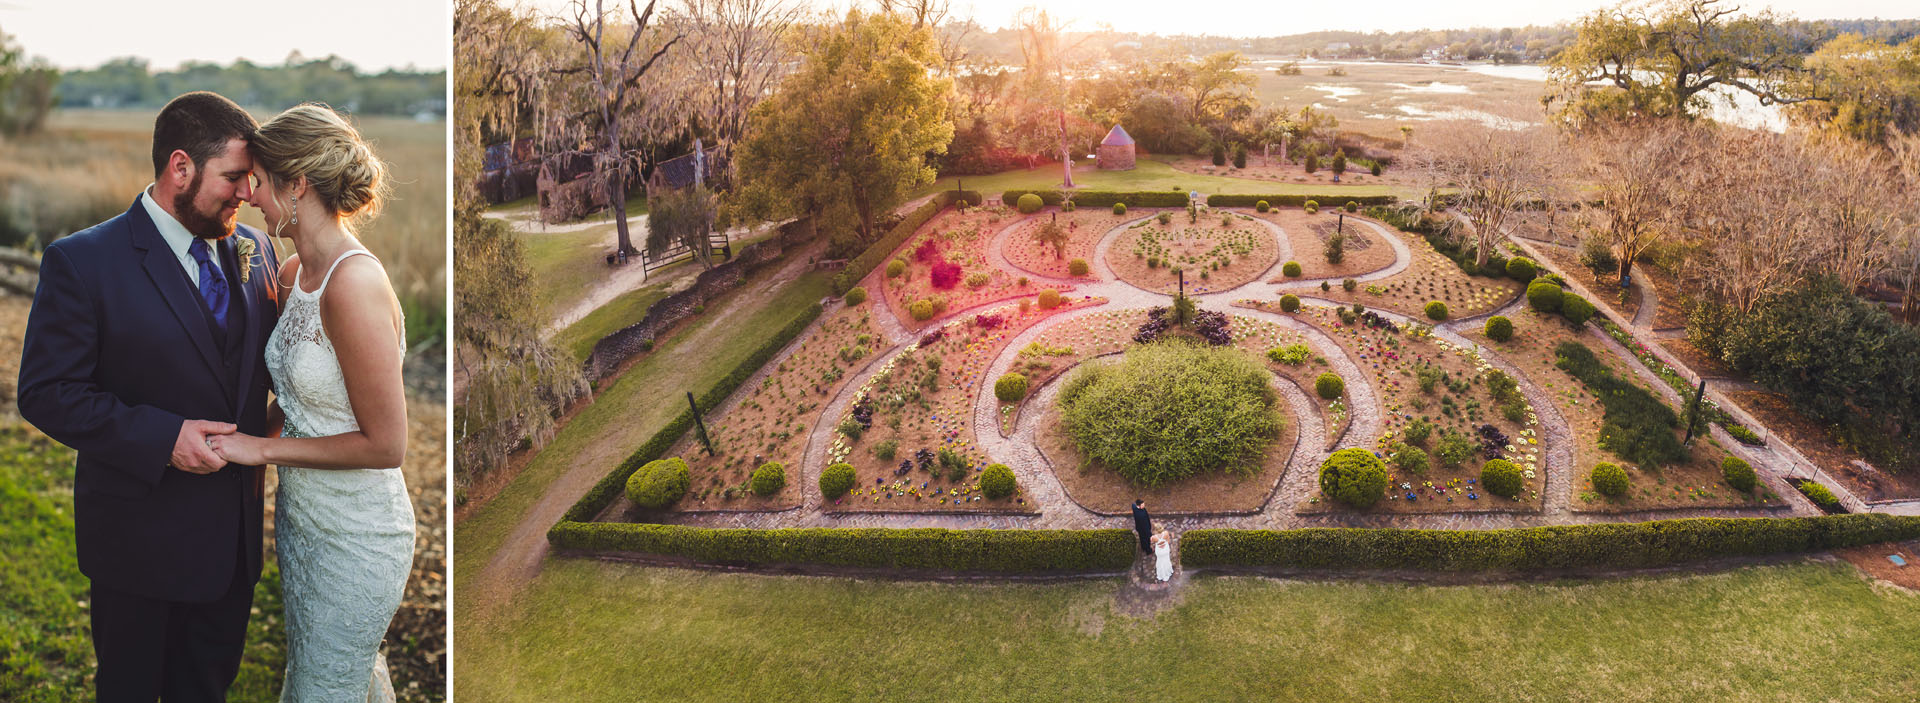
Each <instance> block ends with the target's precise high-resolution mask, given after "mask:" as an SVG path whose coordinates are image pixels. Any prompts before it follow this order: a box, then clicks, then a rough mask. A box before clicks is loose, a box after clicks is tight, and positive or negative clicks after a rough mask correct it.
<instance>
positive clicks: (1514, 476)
mask: <svg viewBox="0 0 1920 703" xmlns="http://www.w3.org/2000/svg"><path fill="white" fill-rule="evenodd" d="M1480 485H1481V486H1482V487H1484V488H1486V489H1487V492H1488V493H1492V494H1494V495H1497V496H1503V497H1506V498H1518V497H1519V496H1520V488H1521V487H1522V486H1523V485H1524V482H1523V481H1522V480H1521V478H1520V467H1518V466H1514V465H1513V462H1511V461H1507V460H1506V459H1493V460H1490V461H1488V462H1487V463H1486V464H1485V465H1484V466H1481V467H1480Z"/></svg>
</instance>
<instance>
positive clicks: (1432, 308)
mask: <svg viewBox="0 0 1920 703" xmlns="http://www.w3.org/2000/svg"><path fill="white" fill-rule="evenodd" d="M1426 310H1427V319H1429V320H1445V319H1447V304H1446V303H1442V302H1440V301H1438V300H1435V301H1433V302H1430V303H1427V308H1426Z"/></svg>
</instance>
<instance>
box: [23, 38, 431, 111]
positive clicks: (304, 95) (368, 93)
mask: <svg viewBox="0 0 1920 703" xmlns="http://www.w3.org/2000/svg"><path fill="white" fill-rule="evenodd" d="M446 79H447V73H446V71H409V70H399V69H388V70H385V71H381V72H378V73H366V72H362V71H361V70H360V69H359V68H357V67H355V66H354V65H353V64H352V63H350V62H348V61H346V60H345V59H342V58H340V57H338V56H327V57H324V58H314V59H309V58H305V57H302V56H300V54H299V53H298V52H295V53H293V54H291V55H289V56H288V57H287V59H286V61H285V62H284V63H282V64H280V65H278V66H271V65H261V64H255V63H252V62H250V61H246V60H244V59H242V60H238V61H235V62H233V63H232V64H229V65H225V66H223V65H220V64H215V63H209V62H199V61H194V62H187V63H185V64H182V65H181V66H180V67H178V68H176V69H173V70H169V71H155V70H153V67H152V66H151V65H150V64H149V63H148V62H147V60H146V59H141V58H134V57H125V58H118V59H113V60H110V61H107V62H106V63H103V64H101V65H100V66H98V67H95V68H88V69H78V70H71V71H66V72H65V73H63V74H62V75H61V77H60V89H59V105H60V106H61V107H65V108H142V109H145V108H159V107H160V106H162V105H165V104H166V103H167V101H168V100H172V99H173V97H174V96H176V95H179V94H181V93H184V92H187V91H189V90H211V91H214V92H216V93H219V94H221V95H225V96H227V97H229V98H232V99H233V100H234V102H238V103H240V104H242V105H254V106H259V107H264V108H267V109H269V110H282V109H286V108H289V107H292V106H294V105H298V104H300V103H303V102H310V101H319V102H324V103H327V104H329V105H332V106H334V107H337V108H340V109H342V110H345V111H348V112H353V113H358V114H367V115H414V114H421V113H426V114H430V115H434V116H438V117H444V116H445V114H446V96H445V93H444V92H443V91H444V90H445V89H446Z"/></svg>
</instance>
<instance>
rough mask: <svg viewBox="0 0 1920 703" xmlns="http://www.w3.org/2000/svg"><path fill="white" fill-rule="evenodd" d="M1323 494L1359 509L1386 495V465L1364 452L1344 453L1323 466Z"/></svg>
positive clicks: (1330, 458)
mask: <svg viewBox="0 0 1920 703" xmlns="http://www.w3.org/2000/svg"><path fill="white" fill-rule="evenodd" d="M1320 492H1321V493H1322V494H1325V495H1326V496H1327V497H1328V498H1332V499H1334V500H1337V501H1340V502H1342V503H1346V504H1347V505H1351V506H1353V507H1356V508H1370V507H1373V504H1374V503H1378V502H1380V497H1381V496H1384V495H1386V494H1387V465H1386V464H1385V463H1383V462H1381V461H1380V458H1379V457H1376V456H1374V455H1373V452H1370V451H1367V450H1365V449H1342V450H1340V451H1337V452H1334V453H1333V456H1330V457H1327V460H1326V461H1325V462H1322V463H1321V464H1320Z"/></svg>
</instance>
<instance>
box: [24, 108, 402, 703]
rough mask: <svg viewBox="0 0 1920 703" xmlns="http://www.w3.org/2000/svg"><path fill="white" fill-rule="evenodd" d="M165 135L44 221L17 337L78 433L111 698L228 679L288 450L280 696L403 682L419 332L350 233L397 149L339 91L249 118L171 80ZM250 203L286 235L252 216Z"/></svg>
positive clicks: (98, 627) (95, 615) (198, 697)
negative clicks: (393, 674)
mask: <svg viewBox="0 0 1920 703" xmlns="http://www.w3.org/2000/svg"><path fill="white" fill-rule="evenodd" d="M152 147H153V148H152V153H153V169H154V178H153V183H152V184H151V185H149V186H148V187H147V188H146V189H144V190H143V191H142V192H140V193H139V194H138V195H137V196H136V197H135V198H134V202H133V204H132V206H131V207H130V208H128V209H127V211H126V212H125V213H123V214H120V215H118V216H115V217H113V218H112V219H109V220H107V221H106V222H103V223H101V224H99V225H96V226H94V227H92V228H90V229H87V230H83V231H81V232H77V233H75V234H73V235H71V236H67V237H64V238H61V239H59V240H58V241H55V242H53V243H52V244H50V245H48V246H47V248H46V251H45V252H44V254H43V257H42V259H41V263H40V283H39V288H38V290H37V292H36V293H35V295H34V300H33V308H32V312H31V313H30V314H29V317H28V321H27V331H26V337H25V343H24V349H23V352H22V355H21V361H20V382H19V393H18V396H19V406H20V413H21V416H22V417H24V418H25V419H26V420H28V421H29V422H31V423H32V424H33V425H35V426H36V427H38V428H39V429H40V430H41V431H43V432H45V433H46V434H47V435H48V436H50V437H52V438H54V439H55V440H58V441H59V442H61V443H62V444H65V445H67V446H69V447H72V448H73V449H74V450H76V452H77V454H78V457H77V459H76V462H75V470H74V533H75V548H76V552H77V554H76V556H77V559H78V562H79V567H80V571H81V572H82V573H84V574H85V575H86V576H87V577H88V579H89V580H90V581H91V594H90V604H89V605H88V606H87V607H88V609H89V610H90V617H91V625H92V637H93V644H94V652H95V655H96V658H97V661H98V667H99V668H98V671H97V672H96V674H95V677H94V679H95V686H96V691H97V694H98V698H99V700H101V701H153V700H155V699H161V700H166V701H221V700H224V699H225V698H226V692H227V689H228V688H229V687H230V686H231V685H232V684H233V682H234V679H235V677H236V676H237V674H238V672H239V669H240V662H241V655H242V652H243V650H244V648H245V645H246V639H247V620H248V617H249V613H250V612H251V611H252V605H253V594H254V587H255V584H256V583H257V582H258V581H259V578H260V574H261V562H262V560H263V556H262V553H263V548H262V541H263V540H262V532H263V522H264V519H263V511H264V507H265V465H267V464H273V465H275V466H276V467H277V476H278V481H279V483H278V488H277V489H276V502H275V519H274V523H275V529H274V534H275V543H276V549H275V552H276V554H277V556H278V563H279V568H280V574H281V579H282V589H283V601H284V604H285V609H286V619H287V639H288V641H287V668H286V675H285V684H284V688H283V690H282V692H281V700H283V701H345V700H354V701H360V700H392V698H393V696H394V692H393V687H392V682H391V680H390V678H389V677H388V675H387V667H386V663H385V658H384V656H383V655H382V654H381V652H380V643H381V641H382V639H384V637H385V635H386V631H387V627H388V624H389V622H390V621H391V620H392V619H393V616H394V613H395V612H396V611H397V609H398V608H399V605H400V600H401V596H402V593H403V592H404V590H405V587H406V582H407V577H408V574H409V572H410V571H411V567H412V559H413V542H414V517H413V508H412V504H411V503H410V502H409V499H408V494H407V488H406V485H405V481H404V479H403V478H402V476H401V473H400V471H398V470H397V467H398V466H399V465H400V463H401V460H402V457H403V455H404V452H405V448H406V431H407V430H406V427H407V423H406V405H405V398H404V389H403V385H402V381H401V370H400V369H401V361H402V353H403V351H404V346H403V345H404V338H405V337H404V334H403V330H404V326H403V320H402V317H401V312H400V307H399V304H398V302H397V300H396V298H395V297H394V294H393V290H392V288H391V285H390V284H389V283H388V279H387V276H386V274H385V272H384V270H383V269H382V266H381V264H380V263H379V261H378V260H376V259H375V258H374V257H373V256H372V254H370V253H368V252H367V250H366V249H365V248H364V247H363V246H362V245H361V244H360V241H359V239H358V238H357V237H356V236H355V234H354V228H355V226H356V224H357V223H358V222H359V221H360V220H361V219H364V217H365V216H367V215H369V214H371V213H372V211H373V210H374V209H375V208H376V206H377V205H378V202H379V200H380V198H381V196H382V193H383V192H384V189H385V183H386V180H387V174H386V166H385V164H384V163H383V162H382V161H381V160H380V159H379V157H377V156H376V155H375V154H374V153H373V150H372V148H371V147H370V146H369V145H368V144H367V142H366V141H364V140H362V139H361V137H360V135H359V134H358V133H357V132H356V131H355V130H354V128H353V127H352V126H351V125H349V124H348V123H347V122H346V121H345V120H344V119H342V118H341V117H340V116H339V115H338V114H336V113H335V112H334V111H333V110H331V109H329V108H327V107H325V106H323V105H316V104H308V105H301V106H298V107H294V108H292V109H289V110H287V111H285V112H282V113H280V114H279V115H277V116H275V117H273V118H272V119H269V120H267V121H266V122H265V123H264V124H258V123H256V122H255V120H254V118H253V117H252V116H251V115H249V114H248V113H247V112H246V111H245V110H243V109H241V108H240V107H239V106H238V105H236V104H234V103H233V102H232V101H230V100H228V99H226V98H224V97H221V96H219V95H215V94H213V93H207V92H195V93H188V94H185V95H181V96H179V97H178V98H175V99H174V100H173V101H172V102H170V103H168V104H167V106H166V107H165V108H163V109H162V110H161V111H160V114H159V116H158V117H157V118H156V119H155V121H154V130H153V143H152ZM130 195H131V194H130ZM242 203H245V204H248V205H250V206H251V207H253V208H255V209H257V210H258V211H259V212H260V214H261V216H262V218H263V219H264V221H265V224H266V230H267V233H271V234H273V235H275V236H277V237H283V238H285V239H287V240H290V241H291V242H292V247H293V250H294V253H293V255H292V256H289V257H288V258H287V259H286V260H285V261H281V260H280V259H279V255H278V254H277V253H276V250H275V247H274V244H273V242H272V241H271V240H270V239H269V238H268V237H266V236H264V234H265V233H263V232H261V231H260V230H257V229H254V228H252V227H248V226H245V225H239V224H237V223H236V217H237V215H238V212H239V208H240V206H241V204H242ZM270 392H271V394H272V396H273V397H272V400H271V401H270V400H269V393H270Z"/></svg>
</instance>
